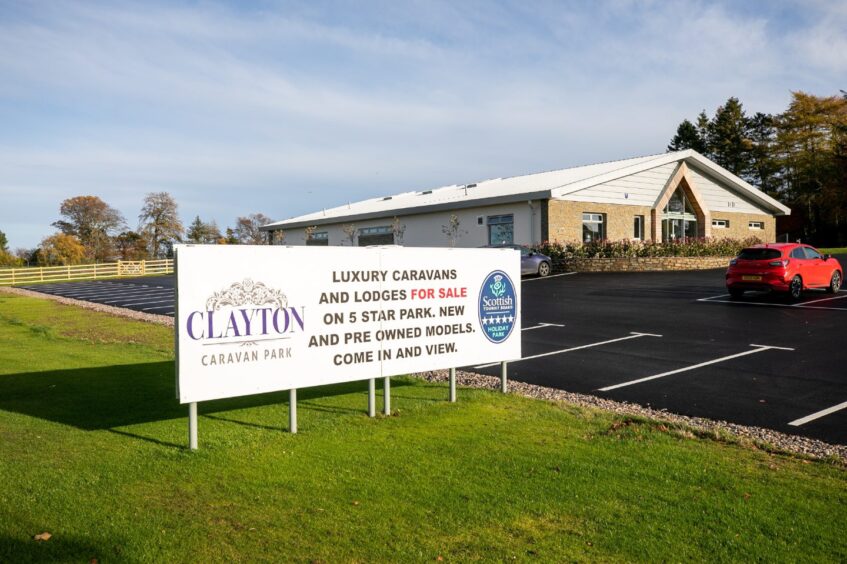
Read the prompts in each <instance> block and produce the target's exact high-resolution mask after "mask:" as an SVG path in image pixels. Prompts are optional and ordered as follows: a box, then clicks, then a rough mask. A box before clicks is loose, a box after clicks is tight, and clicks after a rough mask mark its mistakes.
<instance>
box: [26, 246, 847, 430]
mask: <svg viewBox="0 0 847 564" xmlns="http://www.w3.org/2000/svg"><path fill="white" fill-rule="evenodd" d="M837 258H838V259H839V260H840V261H841V264H842V266H845V267H847V256H839V257H837ZM723 275H724V270H723V269H721V270H708V271H696V272H651V273H580V274H566V275H554V276H551V277H548V278H525V279H524V280H523V283H522V326H523V332H522V356H523V358H522V359H521V360H519V361H515V362H511V363H509V365H508V372H509V378H510V379H513V380H518V381H523V382H527V383H530V384H538V385H542V386H548V387H552V388H558V389H562V390H567V391H571V392H579V393H588V394H594V395H597V396H600V397H607V398H609V399H614V400H618V401H626V402H631V403H637V404H640V405H644V406H649V407H652V408H654V409H666V410H668V411H670V412H673V413H678V414H681V415H690V416H695V417H707V418H711V419H720V420H725V421H731V422H733V423H739V424H742V425H753V426H758V427H765V428H769V429H774V430H777V431H782V432H785V433H790V434H798V435H803V436H807V437H811V438H816V439H820V440H824V441H827V442H830V443H834V444H847V346H845V345H847V332H845V327H847V290H845V289H843V288H842V290H841V291H840V292H839V293H838V294H835V295H833V294H826V293H824V292H823V291H809V292H806V293H805V294H804V296H803V297H802V298H801V300H800V301H799V302H797V303H788V302H787V301H785V299H783V298H782V297H780V296H777V295H768V294H750V293H748V294H747V295H745V297H744V298H743V299H741V300H730V299H729V296H728V295H727V293H726V289H725V287H724V276H723ZM22 287H24V288H26V289H29V290H33V291H36V292H43V293H49V294H55V295H61V296H65V297H69V298H74V299H80V300H87V301H92V302H96V303H102V304H107V305H112V306H116V307H126V308H129V309H133V310H136V311H143V312H146V313H157V314H163V315H173V312H174V290H173V287H174V278H173V276H162V277H145V278H133V279H121V280H108V281H94V282H69V283H58V284H38V285H32V286H22ZM465 369H466V370H473V371H476V372H479V373H483V374H490V375H499V373H500V365H499V364H496V365H480V366H476V367H466V368H465Z"/></svg>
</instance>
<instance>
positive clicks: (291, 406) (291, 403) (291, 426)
mask: <svg viewBox="0 0 847 564" xmlns="http://www.w3.org/2000/svg"><path fill="white" fill-rule="evenodd" d="M288 432H289V433H296V432H297V388H291V390H289V392H288Z"/></svg>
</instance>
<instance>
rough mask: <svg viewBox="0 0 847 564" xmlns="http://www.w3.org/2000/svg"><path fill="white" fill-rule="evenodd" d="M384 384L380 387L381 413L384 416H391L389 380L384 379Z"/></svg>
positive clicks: (387, 378)
mask: <svg viewBox="0 0 847 564" xmlns="http://www.w3.org/2000/svg"><path fill="white" fill-rule="evenodd" d="M384 380H385V383H384V384H383V386H382V412H383V413H384V414H385V415H391V378H389V377H388V376H386V377H385V379H384Z"/></svg>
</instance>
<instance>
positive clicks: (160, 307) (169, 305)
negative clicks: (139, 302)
mask: <svg viewBox="0 0 847 564" xmlns="http://www.w3.org/2000/svg"><path fill="white" fill-rule="evenodd" d="M169 307H173V304H168V305H163V306H156V307H145V308H142V310H141V311H151V310H154V309H167V308H169Z"/></svg>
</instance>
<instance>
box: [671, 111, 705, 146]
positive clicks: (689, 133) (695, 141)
mask: <svg viewBox="0 0 847 564" xmlns="http://www.w3.org/2000/svg"><path fill="white" fill-rule="evenodd" d="M685 149H694V150H695V151H697V152H698V153H705V152H706V141H705V140H704V139H703V138H702V137H700V132H699V131H698V129H697V127H695V125H694V124H693V123H691V122H690V121H688V120H687V119H686V120H683V121H682V123H680V124H679V127H677V128H676V135H674V136H673V139H671V142H670V144H669V145H668V151H684V150H685Z"/></svg>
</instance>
